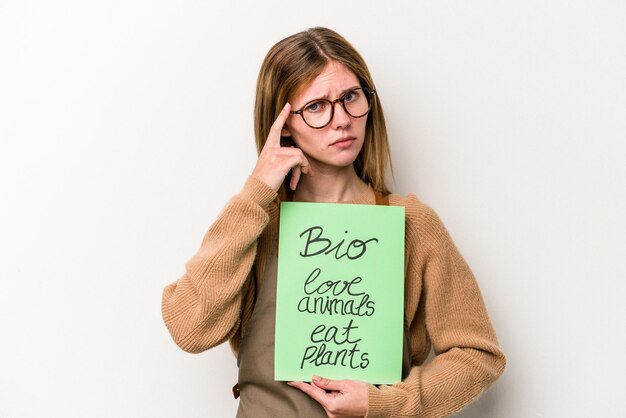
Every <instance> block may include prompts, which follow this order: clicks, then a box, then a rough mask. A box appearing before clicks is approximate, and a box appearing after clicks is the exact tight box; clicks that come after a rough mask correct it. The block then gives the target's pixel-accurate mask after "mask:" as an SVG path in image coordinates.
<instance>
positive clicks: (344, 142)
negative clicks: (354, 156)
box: [330, 136, 356, 148]
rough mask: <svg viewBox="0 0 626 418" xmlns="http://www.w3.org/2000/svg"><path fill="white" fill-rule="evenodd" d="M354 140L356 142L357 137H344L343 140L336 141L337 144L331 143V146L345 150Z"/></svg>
mask: <svg viewBox="0 0 626 418" xmlns="http://www.w3.org/2000/svg"><path fill="white" fill-rule="evenodd" d="M354 140H356V138H355V137H353V136H344V137H342V138H339V139H338V140H336V141H335V142H333V143H331V144H330V146H331V147H332V146H337V147H339V148H345V147H349V146H350V145H351V144H352V143H353V142H354Z"/></svg>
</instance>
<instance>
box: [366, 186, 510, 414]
mask: <svg viewBox="0 0 626 418" xmlns="http://www.w3.org/2000/svg"><path fill="white" fill-rule="evenodd" d="M406 213H407V225H406V226H407V230H406V233H407V261H408V263H407V279H406V283H407V286H409V289H408V292H407V297H406V302H405V303H406V304H407V309H408V312H407V314H408V316H409V318H408V319H409V321H410V327H409V328H410V345H411V352H412V355H413V358H414V360H415V361H414V362H415V363H418V364H419V363H421V362H422V359H423V355H424V352H423V347H424V346H425V344H424V341H427V340H430V341H431V343H432V347H433V349H434V352H435V354H436V357H435V358H434V359H433V361H431V362H430V363H428V364H426V365H424V366H418V365H414V366H413V367H412V368H411V371H410V373H409V375H408V376H407V377H406V378H405V379H404V380H403V381H402V382H400V383H397V384H394V385H381V386H378V387H376V386H373V385H368V411H367V415H366V417H367V418H378V417H418V416H419V417H424V418H434V417H448V416H451V415H453V414H455V413H456V412H458V411H460V410H461V409H463V408H464V407H465V406H466V405H468V404H469V403H470V402H472V401H473V400H474V399H475V398H477V397H478V396H479V395H480V394H482V393H483V392H484V391H485V390H486V389H487V388H488V387H489V386H490V385H491V384H492V383H493V382H495V381H496V380H497V379H498V377H499V376H500V375H501V374H502V372H503V371H504V367H505V364H506V359H505V356H504V354H503V352H502V350H501V349H500V347H499V345H498V341H497V338H496V334H495V331H494V329H493V326H492V324H491V321H490V319H489V315H488V313H487V310H486V308H485V304H484V301H483V298H482V295H481V292H480V289H479V287H478V284H477V283H476V280H475V278H474V275H473V273H472V271H471V270H470V268H469V266H468V265H467V263H466V261H465V260H464V258H463V257H462V256H461V254H460V253H459V251H458V249H457V248H456V246H455V244H454V242H453V241H452V238H451V237H450V235H449V233H448V231H447V230H446V228H445V226H444V225H443V223H442V222H441V220H440V219H439V217H438V216H437V214H436V213H435V211H433V210H432V209H431V208H430V207H429V206H427V205H425V204H423V203H422V202H420V201H419V200H418V199H417V197H415V196H414V195H409V198H408V199H407V202H406ZM416 289H418V290H416ZM413 298H418V300H414V299H413Z"/></svg>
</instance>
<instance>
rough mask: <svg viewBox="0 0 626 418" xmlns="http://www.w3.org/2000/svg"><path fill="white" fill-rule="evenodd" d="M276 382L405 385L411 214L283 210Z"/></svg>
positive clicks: (284, 206)
mask: <svg viewBox="0 0 626 418" xmlns="http://www.w3.org/2000/svg"><path fill="white" fill-rule="evenodd" d="M277 280H278V283H277V287H278V288H277V294H276V336H275V342H276V345H275V369H274V378H275V379H276V380H284V381H307V382H308V381H311V376H312V375H319V376H323V377H327V378H331V379H353V380H362V381H365V382H369V383H373V384H381V383H395V382H399V381H400V380H401V373H402V342H403V329H404V208H403V207H398V206H382V205H379V206H376V205H351V204H327V203H295V202H284V203H281V207H280V232H279V246H278V279H277Z"/></svg>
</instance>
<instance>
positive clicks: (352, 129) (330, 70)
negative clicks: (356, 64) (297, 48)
mask: <svg viewBox="0 0 626 418" xmlns="http://www.w3.org/2000/svg"><path fill="white" fill-rule="evenodd" d="M359 87H361V86H360V83H359V80H358V78H357V77H356V75H355V74H354V73H353V72H352V71H350V70H349V69H348V68H347V67H346V66H344V65H343V64H340V63H338V62H336V61H330V62H329V63H328V65H326V67H325V68H324V70H323V71H322V73H321V74H320V75H319V76H317V77H316V78H315V79H314V80H313V81H312V82H311V83H310V84H309V85H307V86H305V87H304V88H303V89H302V90H301V91H300V92H299V94H298V95H297V96H296V97H295V98H294V99H293V100H292V101H291V110H292V111H295V110H299V109H301V108H302V107H303V106H304V105H305V104H307V103H309V102H311V101H314V100H316V99H327V100H330V101H333V100H335V99H338V98H340V97H342V96H343V95H344V94H346V93H347V92H349V91H350V90H353V89H355V88H359ZM366 122H367V115H365V116H363V117H361V118H353V117H351V116H350V115H349V114H348V113H346V111H345V109H344V108H343V106H342V105H341V103H340V102H337V103H335V113H334V115H333V118H332V119H331V121H330V123H329V124H328V125H327V126H325V127H324V128H321V129H313V128H311V127H310V126H308V125H307V124H306V123H305V122H304V120H303V119H302V117H301V116H300V115H298V114H295V115H290V116H289V118H288V119H287V124H286V128H285V129H283V132H282V135H283V136H291V137H292V139H293V141H294V142H295V144H296V146H297V147H298V148H300V149H301V150H302V152H304V154H305V155H306V157H307V159H308V160H309V163H310V164H312V165H313V166H314V167H313V168H314V169H315V168H316V167H317V169H318V170H319V169H328V168H333V167H335V168H338V167H347V166H350V165H351V164H352V163H353V162H354V161H355V160H356V158H357V156H358V155H359V152H360V151H361V148H362V147H363V141H364V139H365V124H366Z"/></svg>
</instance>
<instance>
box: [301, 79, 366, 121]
mask: <svg viewBox="0 0 626 418" xmlns="http://www.w3.org/2000/svg"><path fill="white" fill-rule="evenodd" d="M374 94H376V91H375V90H372V89H368V88H366V87H359V88H356V89H353V90H350V91H349V92H347V93H346V94H344V95H343V96H341V97H340V98H338V99H335V100H332V101H331V100H326V99H315V100H312V101H310V102H308V103H307V104H305V105H304V106H303V107H302V109H300V110H294V111H291V112H289V113H291V114H292V115H300V116H302V120H304V123H306V124H307V125H309V126H310V127H311V128H313V129H322V128H324V127H326V126H327V125H328V124H329V123H330V121H331V120H333V116H334V115H335V103H337V102H340V103H341V105H342V106H343V109H344V110H345V111H346V113H347V114H348V115H350V116H352V117H353V118H362V117H363V116H365V115H367V114H368V113H369V111H370V109H371V108H372V99H373V97H374Z"/></svg>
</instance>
